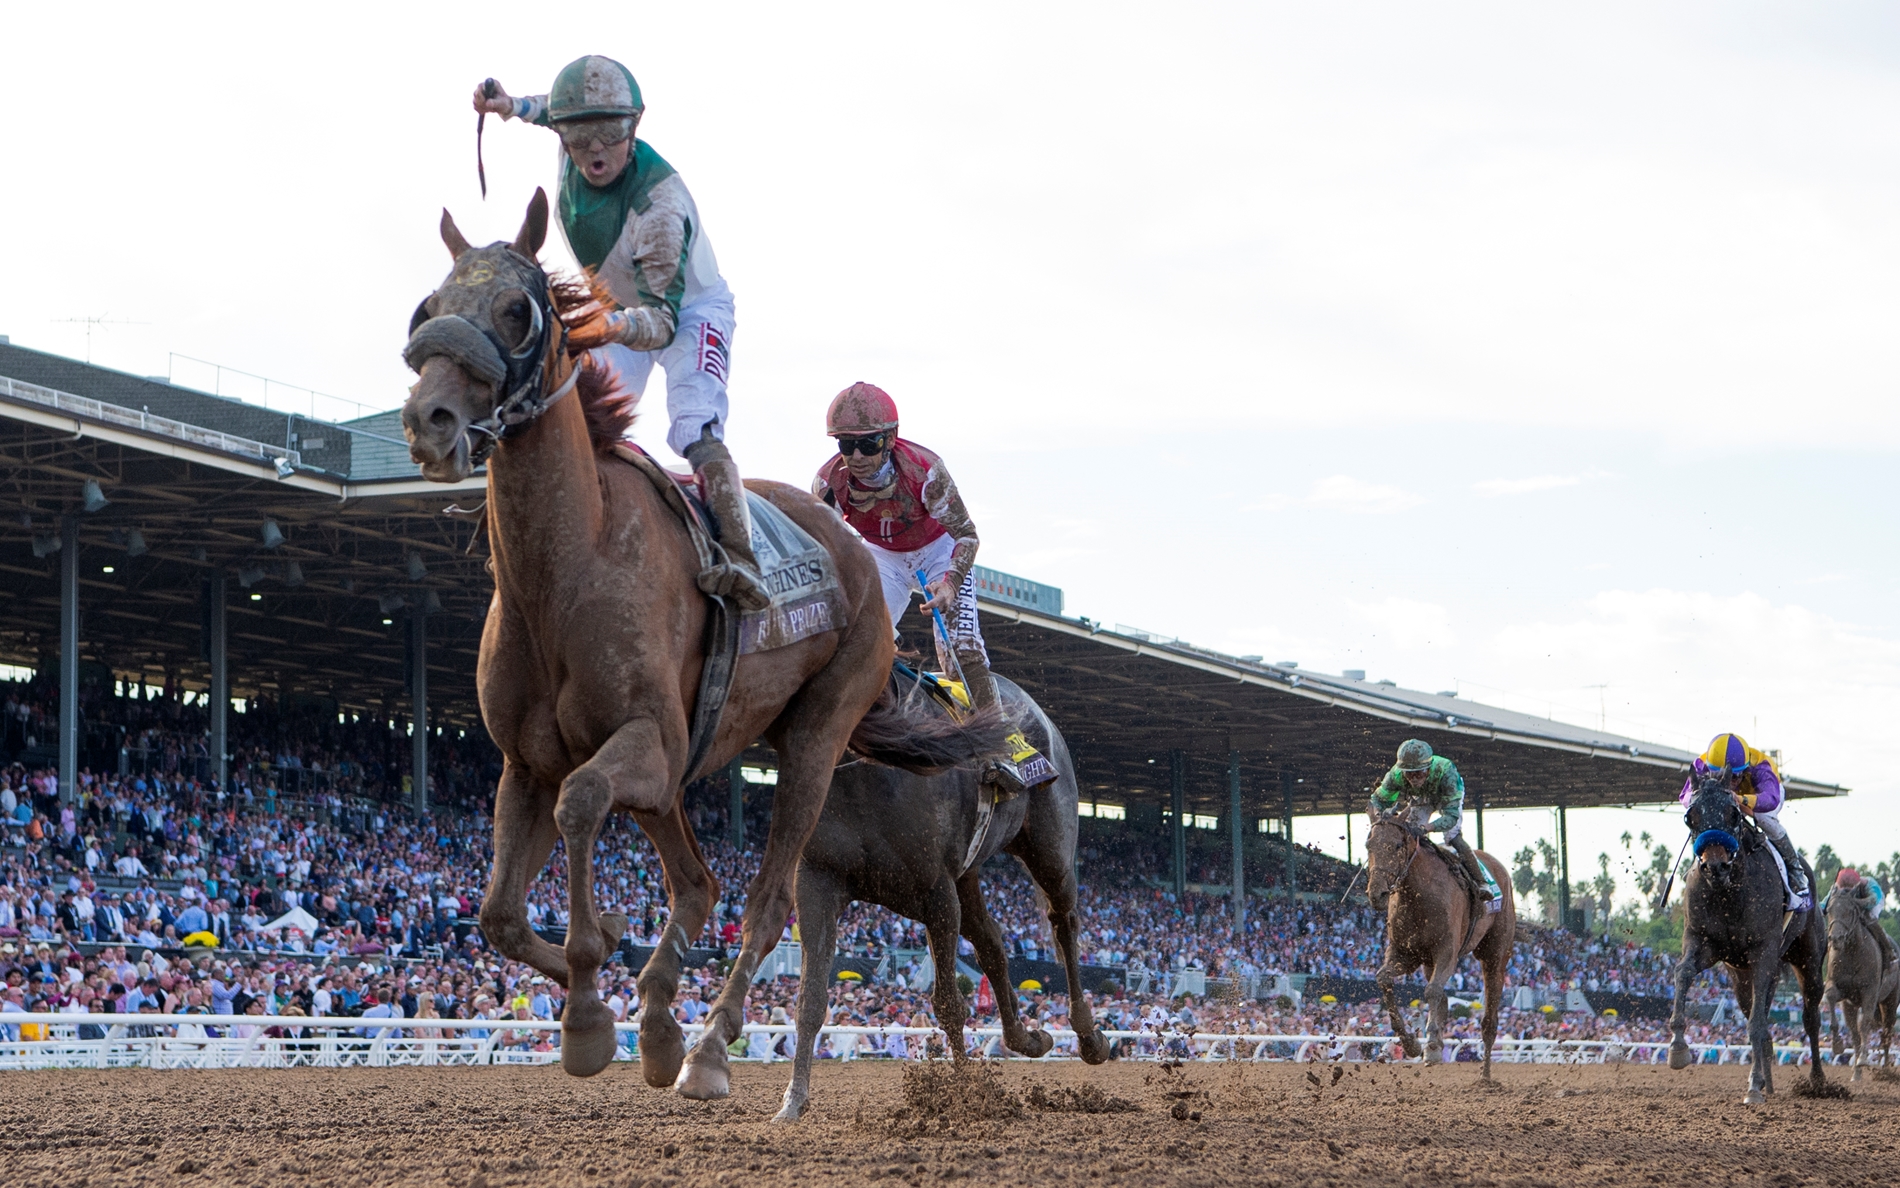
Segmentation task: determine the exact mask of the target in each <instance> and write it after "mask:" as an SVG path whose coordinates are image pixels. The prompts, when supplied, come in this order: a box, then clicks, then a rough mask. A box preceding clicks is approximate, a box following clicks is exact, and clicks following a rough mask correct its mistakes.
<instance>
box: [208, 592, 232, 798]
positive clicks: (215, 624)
mask: <svg viewBox="0 0 1900 1188" xmlns="http://www.w3.org/2000/svg"><path fill="white" fill-rule="evenodd" d="M204 598H205V627H206V634H207V635H208V636H209V637H210V638H208V639H207V640H206V641H205V655H206V657H207V658H208V659H209V660H210V662H211V704H210V706H208V707H207V709H208V716H209V717H210V719H211V720H210V722H209V723H208V725H209V726H210V728H211V772H212V774H213V775H215V776H216V777H217V780H218V787H219V788H221V789H223V791H224V792H225V794H226V795H227V796H228V795H230V792H231V788H230V781H231V745H230V739H229V736H228V735H227V733H226V731H227V730H228V728H229V723H228V722H227V721H226V719H227V718H228V717H229V715H230V713H231V667H230V653H229V651H228V650H227V648H226V642H225V613H224V599H225V577H224V571H223V570H219V571H218V572H216V573H214V574H212V575H211V580H210V581H208V582H206V583H205V588H204ZM231 803H236V802H235V801H232V802H231Z"/></svg>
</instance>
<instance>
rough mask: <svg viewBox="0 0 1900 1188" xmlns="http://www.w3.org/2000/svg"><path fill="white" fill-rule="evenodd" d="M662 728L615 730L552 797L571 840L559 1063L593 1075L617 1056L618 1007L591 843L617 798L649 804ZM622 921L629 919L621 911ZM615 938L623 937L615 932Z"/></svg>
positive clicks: (631, 725)
mask: <svg viewBox="0 0 1900 1188" xmlns="http://www.w3.org/2000/svg"><path fill="white" fill-rule="evenodd" d="M662 754H663V752H662V751H661V749H660V734H659V730H658V729H657V728H656V727H655V726H654V724H653V723H652V722H651V721H649V720H647V719H638V720H635V721H632V722H628V723H627V724H626V725H624V726H622V727H621V728H620V729H618V730H616V731H615V732H614V733H613V735H612V736H611V737H610V738H608V740H607V742H606V743H605V744H604V745H602V746H601V748H600V749H599V750H598V751H595V752H594V755H593V757H592V758H591V759H589V760H588V761H587V762H585V763H583V764H581V765H580V766H579V767H577V768H575V769H574V770H573V771H572V772H570V773H568V777H567V779H565V780H563V781H562V782H561V795H560V797H559V799H557V800H556V801H555V803H554V822H555V824H556V825H557V826H559V828H560V830H561V838H562V840H564V841H565V842H566V843H567V896H568V921H567V942H566V945H565V949H566V955H567V968H568V986H567V1006H566V1008H565V1009H564V1010H563V1011H562V1012H561V1067H562V1068H564V1069H566V1070H567V1071H568V1072H569V1073H572V1074H573V1075H575V1076H579V1077H591V1076H593V1075H594V1074H595V1073H597V1072H599V1071H600V1070H601V1069H603V1068H606V1067H607V1065H608V1064H609V1063H611V1062H612V1060H613V1058H614V1048H615V1046H616V1045H615V1039H614V1013H613V1011H612V1010H611V1009H610V1008H609V1007H608V1006H607V1004H606V1003H604V1002H602V1001H601V1000H600V984H599V976H600V966H601V963H602V962H604V961H605V960H606V959H607V952H608V938H607V934H606V933H605V932H604V931H602V928H601V920H600V912H599V909H598V906H597V905H596V903H595V901H594V843H595V840H596V839H597V838H599V836H600V827H601V825H602V824H604V823H605V822H606V820H607V814H608V813H609V812H611V811H612V810H613V808H614V806H615V805H616V804H619V805H628V806H631V805H640V806H645V805H647V804H650V803H652V802H653V801H654V799H655V798H656V796H657V795H658V793H657V791H656V790H657V789H663V788H665V787H666V784H667V777H666V771H665V768H664V767H663V766H658V765H656V759H658V758H659V757H660V756H661V755H662ZM615 918H616V919H617V920H618V921H619V927H621V928H625V927H626V917H624V916H616V917H615ZM613 940H614V943H616V944H617V943H618V942H619V940H620V938H619V936H618V935H616V936H614V938H613Z"/></svg>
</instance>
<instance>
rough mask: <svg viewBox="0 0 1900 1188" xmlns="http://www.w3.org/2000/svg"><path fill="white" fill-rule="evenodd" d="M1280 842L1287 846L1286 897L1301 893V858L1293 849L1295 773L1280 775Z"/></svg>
mask: <svg viewBox="0 0 1900 1188" xmlns="http://www.w3.org/2000/svg"><path fill="white" fill-rule="evenodd" d="M1280 840H1281V842H1282V843H1284V844H1285V845H1286V897H1287V899H1288V900H1289V901H1291V900H1292V899H1293V898H1294V897H1295V896H1297V895H1298V894H1299V891H1300V856H1299V853H1298V852H1297V851H1295V850H1294V848H1293V773H1292V772H1290V771H1282V772H1281V773H1280Z"/></svg>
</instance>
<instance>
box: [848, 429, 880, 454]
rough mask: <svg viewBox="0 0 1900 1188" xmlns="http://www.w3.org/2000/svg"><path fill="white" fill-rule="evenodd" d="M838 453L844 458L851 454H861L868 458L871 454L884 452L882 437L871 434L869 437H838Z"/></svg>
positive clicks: (878, 434) (877, 434)
mask: <svg viewBox="0 0 1900 1188" xmlns="http://www.w3.org/2000/svg"><path fill="white" fill-rule="evenodd" d="M837 442H838V453H839V454H841V455H843V456H844V457H846V458H849V457H850V456H851V455H853V454H863V455H864V456H865V457H867V458H869V457H871V456H872V455H873V454H881V453H883V452H884V435H883V434H882V433H873V434H871V436H869V437H839V438H837Z"/></svg>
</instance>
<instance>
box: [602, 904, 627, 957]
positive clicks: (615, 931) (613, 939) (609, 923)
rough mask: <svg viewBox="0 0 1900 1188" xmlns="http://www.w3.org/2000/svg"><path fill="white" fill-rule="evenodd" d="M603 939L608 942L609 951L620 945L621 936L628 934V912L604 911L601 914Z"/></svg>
mask: <svg viewBox="0 0 1900 1188" xmlns="http://www.w3.org/2000/svg"><path fill="white" fill-rule="evenodd" d="M600 935H601V939H603V940H605V941H606V942H607V951H608V952H609V953H611V952H613V951H614V950H615V949H618V948H619V947H620V938H621V937H623V936H625V935H627V914H626V913H625V912H602V913H601V914H600Z"/></svg>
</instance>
